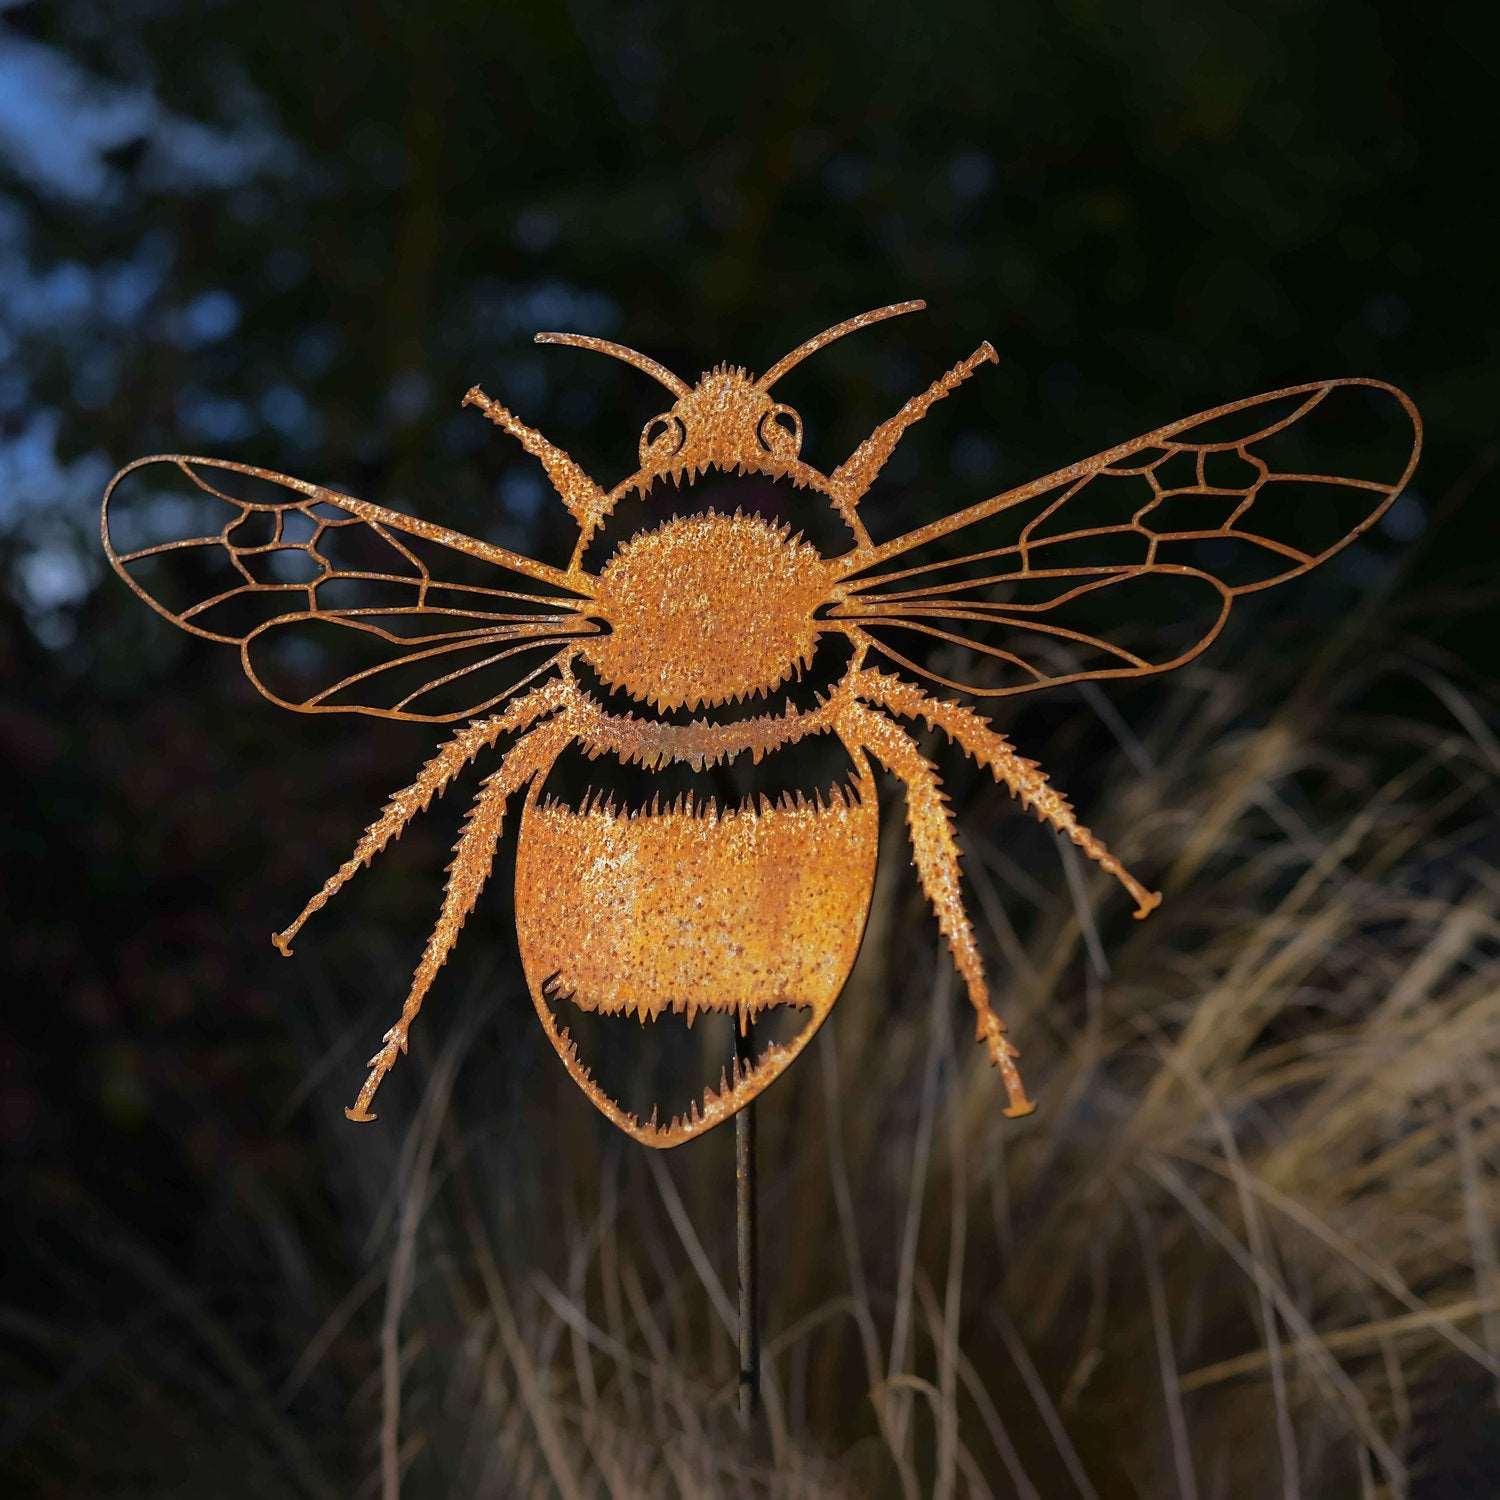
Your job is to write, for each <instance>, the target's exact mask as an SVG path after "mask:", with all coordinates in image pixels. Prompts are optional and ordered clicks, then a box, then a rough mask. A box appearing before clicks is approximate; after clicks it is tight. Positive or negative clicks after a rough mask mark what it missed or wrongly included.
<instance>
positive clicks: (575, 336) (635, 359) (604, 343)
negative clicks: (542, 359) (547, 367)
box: [536, 333, 688, 396]
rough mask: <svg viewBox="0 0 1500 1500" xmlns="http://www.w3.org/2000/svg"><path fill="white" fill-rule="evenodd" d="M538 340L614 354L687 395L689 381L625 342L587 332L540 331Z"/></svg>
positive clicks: (680, 393) (674, 392)
mask: <svg viewBox="0 0 1500 1500" xmlns="http://www.w3.org/2000/svg"><path fill="white" fill-rule="evenodd" d="M536 342H537V343H539V344H571V345H572V346H573V347H574V348H575V349H592V350H593V351H594V353H595V354H609V355H612V356H613V357H614V358H615V359H623V360H624V361H625V363H626V364H627V365H634V366H635V367H636V369H637V370H640V371H642V372H644V373H645V374H647V375H649V376H650V377H651V378H652V379H653V380H659V381H660V382H661V383H662V384H663V385H664V386H666V388H667V389H668V390H669V391H671V393H672V394H673V395H674V396H685V395H687V393H688V387H687V383H686V382H685V381H683V380H680V379H678V377H677V376H676V375H674V374H673V373H672V372H671V371H670V370H669V369H668V368H667V367H666V366H665V365H663V364H659V363H658V362H657V361H656V360H654V359H652V358H651V357H650V356H649V355H646V354H642V353H641V352H640V351H639V350H638V349H631V348H627V347H626V345H624V344H612V343H611V342H610V341H609V340H608V339H596V338H594V337H593V335H592V334H587V333H539V334H537V336H536Z"/></svg>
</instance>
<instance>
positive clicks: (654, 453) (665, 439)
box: [641, 412, 687, 464]
mask: <svg viewBox="0 0 1500 1500" xmlns="http://www.w3.org/2000/svg"><path fill="white" fill-rule="evenodd" d="M686 441H687V429H686V428H685V427H684V426H683V425H682V421H681V419H680V418H678V417H676V416H674V415H673V414H672V413H671V412H663V413H662V414H661V415H660V416H659V417H652V418H651V420H650V421H649V422H647V423H646V425H645V427H643V428H642V429H641V463H642V464H645V463H646V462H647V460H648V459H653V460H655V461H656V462H657V463H660V462H661V461H662V460H663V459H667V458H671V456H672V455H673V454H674V453H677V452H678V451H680V449H681V448H682V445H683V444H684V443H685V442H686Z"/></svg>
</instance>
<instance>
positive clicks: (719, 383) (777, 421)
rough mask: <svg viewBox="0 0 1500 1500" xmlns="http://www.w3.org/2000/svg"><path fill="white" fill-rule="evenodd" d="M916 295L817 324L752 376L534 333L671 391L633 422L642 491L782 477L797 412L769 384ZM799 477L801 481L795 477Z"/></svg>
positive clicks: (911, 306) (793, 462) (584, 337)
mask: <svg viewBox="0 0 1500 1500" xmlns="http://www.w3.org/2000/svg"><path fill="white" fill-rule="evenodd" d="M925 306H926V303H924V302H897V303H893V304H892V305H891V306H890V307H879V308H875V309H874V310H873V311H871V312H867V313H861V314H860V315H859V316H858V317H857V318H849V319H847V320H845V321H844V322H842V323H836V324H835V325H834V326H833V327H832V328H827V329H824V331H823V332H822V333H820V334H817V335H816V336H814V337H813V338H810V339H808V340H806V341H805V342H804V343H801V344H799V345H798V346H797V347H796V348H795V349H793V350H792V351H791V353H790V354H785V355H783V356H782V357H781V358H780V359H779V360H777V361H776V363H775V364H774V365H772V366H771V368H770V369H769V370H767V371H766V373H765V374H764V375H762V376H760V378H759V379H753V378H752V377H751V375H750V373H749V372H748V371H747V370H744V369H741V368H739V367H737V366H734V365H718V366H716V367H715V368H714V369H712V370H708V371H706V372H705V373H704V374H703V375H702V377H701V378H700V379H699V381H698V383H697V385H695V386H689V385H688V384H687V382H686V381H685V380H683V379H682V378H681V377H680V376H677V375H674V374H673V373H672V371H670V370H669V369H667V367H666V366H665V365H663V364H661V363H660V362H659V361H657V360H654V359H652V358H651V357H650V356H649V355H645V354H642V353H641V352H640V351H639V350H637V349H630V348H627V347H626V346H625V345H624V344H615V343H611V342H610V341H609V340H608V339H600V338H594V337H593V336H592V335H589V334H582V333H539V334H537V336H536V341H537V343H539V344H571V345H573V346H574V347H575V348H579V349H592V350H594V351H595V352H596V353H598V354H608V355H609V356H611V358H614V359H620V360H624V361H625V363H626V364H628V365H634V366H635V368H636V369H638V370H641V371H643V372H644V373H645V374H647V375H649V376H651V378H652V379H653V380H655V381H657V382H658V383H659V384H661V385H664V386H665V387H666V388H667V389H668V390H669V391H670V392H671V393H672V395H673V396H674V397H675V398H676V399H675V401H674V402H673V403H672V405H671V406H670V407H669V408H668V409H667V410H666V411H664V412H661V413H659V414H658V415H657V416H654V417H652V419H651V420H650V421H649V422H647V423H646V425H645V427H643V428H642V429H641V441H640V450H639V451H640V460H641V467H640V472H639V473H638V474H637V475H636V476H635V479H634V481H633V487H634V488H635V489H637V490H638V491H640V492H641V493H642V494H644V493H645V491H646V490H647V489H649V488H650V486H651V484H652V483H653V481H655V480H657V479H661V478H664V477H665V478H669V479H672V480H674V481H675V482H677V483H679V484H680V483H681V482H682V480H683V479H688V480H692V479H695V478H697V477H698V476H699V475H700V474H702V473H704V472H705V471H706V470H709V469H718V470H721V471H728V472H740V473H745V474H763V475H765V476H766V477H768V478H770V479H782V478H784V477H786V475H787V474H789V473H792V472H793V471H795V470H796V468H797V465H798V463H799V460H800V457H801V453H802V418H801V417H800V416H798V415H797V413H796V411H794V410H793V409H792V408H791V407H790V406H785V405H783V404H782V403H780V402H778V401H775V400H773V399H772V397H771V394H770V392H771V387H772V386H773V385H775V384H776V382H777V381H778V380H780V379H781V377H782V376H783V375H785V374H786V373H787V372H788V371H789V370H791V369H792V368H794V367H795V366H796V365H799V364H801V363H802V361H803V360H804V359H806V358H807V357H808V355H810V354H815V353H816V352H817V351H818V350H819V349H822V348H824V347H825V346H826V345H828V344H831V343H832V342H833V341H834V340H835V339H839V338H843V336H844V335H845V334H847V333H853V332H854V331H855V330H856V329H860V328H866V327H868V326H869V325H870V324H871V323H878V322H881V321H882V320H883V319H885V318H894V317H896V316H898V315H899V314H901V313H908V312H917V311H919V310H920V309H921V308H923V307H925ZM799 482H801V481H799Z"/></svg>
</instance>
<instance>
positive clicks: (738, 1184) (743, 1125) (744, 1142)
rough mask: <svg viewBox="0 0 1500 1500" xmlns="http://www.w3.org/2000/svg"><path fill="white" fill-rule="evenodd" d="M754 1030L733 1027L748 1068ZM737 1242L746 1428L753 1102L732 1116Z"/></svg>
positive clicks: (756, 1348) (751, 1344)
mask: <svg viewBox="0 0 1500 1500" xmlns="http://www.w3.org/2000/svg"><path fill="white" fill-rule="evenodd" d="M754 1044H755V1028H754V1026H751V1025H747V1026H746V1027H745V1028H744V1029H743V1030H741V1029H740V1028H739V1027H738V1026H736V1027H735V1033H734V1053H735V1057H736V1058H737V1059H738V1060H739V1062H740V1063H741V1065H742V1066H744V1067H749V1066H750V1064H751V1063H752V1061H753V1060H754V1056H755V1045H754ZM734 1212H735V1230H736V1233H735V1243H736V1248H737V1251H738V1260H739V1275H740V1421H741V1423H742V1424H744V1425H745V1426H748V1425H749V1424H750V1422H751V1420H752V1419H753V1418H754V1416H755V1413H756V1411H757V1410H758V1409H759V1407H760V1305H759V1304H760V1255H759V1246H758V1243H757V1242H758V1233H757V1231H758V1229H759V1225H758V1223H757V1218H756V1201H755V1104H754V1101H752V1102H751V1103H749V1104H747V1105H746V1106H745V1107H744V1108H743V1109H742V1110H740V1112H739V1113H738V1114H737V1115H736V1116H735V1117H734Z"/></svg>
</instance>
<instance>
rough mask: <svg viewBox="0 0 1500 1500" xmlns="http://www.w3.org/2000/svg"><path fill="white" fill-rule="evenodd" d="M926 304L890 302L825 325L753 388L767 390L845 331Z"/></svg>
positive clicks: (920, 310)
mask: <svg viewBox="0 0 1500 1500" xmlns="http://www.w3.org/2000/svg"><path fill="white" fill-rule="evenodd" d="M926 307H927V304H926V303H925V302H923V301H921V300H920V299H919V300H917V301H915V302H893V303H891V305H890V306H889V307H877V308H874V309H872V310H871V311H870V312H866V313H861V314H860V315H859V316H858V317H857V318H846V319H845V320H844V321H843V322H842V323H835V324H834V325H833V327H832V328H825V329H824V330H823V332H822V333H819V334H816V335H814V336H813V337H812V338H810V339H808V341H807V342H806V343H805V344H798V345H797V347H796V348H795V349H793V350H792V352H791V353H790V354H783V355H782V357H781V358H780V359H778V360H777V361H776V363H775V364H774V365H772V366H771V368H770V369H769V370H767V371H766V373H765V374H764V375H762V376H761V377H760V379H759V380H757V381H756V382H755V386H756V389H757V390H761V391H768V390H770V389H771V387H772V386H773V385H775V383H776V382H777V381H778V380H780V379H781V377H782V376H783V375H785V374H786V372H787V371H788V370H790V369H792V368H793V367H794V366H796V365H800V364H801V363H802V361H803V360H804V359H806V358H807V356H808V355H809V354H816V353H817V352H818V350H819V349H821V348H823V347H824V346H825V345H826V344H831V343H832V342H833V341H834V340H835V339H841V338H843V336H844V335H845V334H846V333H857V332H858V331H859V330H860V329H861V328H868V327H869V326H870V324H871V323H880V322H884V320H885V319H886V318H899V317H900V316H901V314H902V313H912V312H923V311H924V310H925V309H926Z"/></svg>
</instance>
